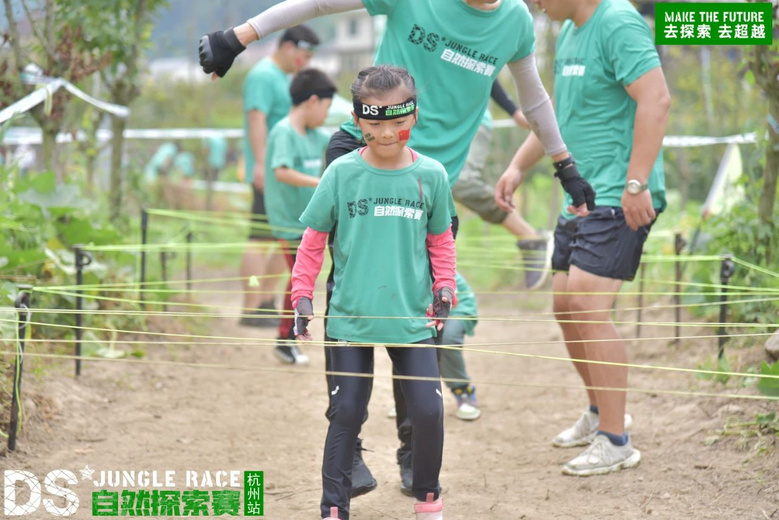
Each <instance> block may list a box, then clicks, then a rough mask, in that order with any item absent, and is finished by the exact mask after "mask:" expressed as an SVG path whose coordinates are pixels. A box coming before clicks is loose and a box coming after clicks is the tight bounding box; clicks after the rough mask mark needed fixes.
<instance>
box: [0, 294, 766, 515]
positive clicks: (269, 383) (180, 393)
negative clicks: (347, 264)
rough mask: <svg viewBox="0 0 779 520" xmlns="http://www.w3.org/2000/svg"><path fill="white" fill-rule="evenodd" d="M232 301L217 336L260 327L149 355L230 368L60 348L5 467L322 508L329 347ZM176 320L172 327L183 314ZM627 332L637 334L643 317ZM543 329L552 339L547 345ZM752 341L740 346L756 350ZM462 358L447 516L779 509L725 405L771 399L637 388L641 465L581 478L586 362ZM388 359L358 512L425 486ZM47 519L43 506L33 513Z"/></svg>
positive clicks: (643, 379)
mask: <svg viewBox="0 0 779 520" xmlns="http://www.w3.org/2000/svg"><path fill="white" fill-rule="evenodd" d="M221 287H222V288H229V289H237V286H236V287H234V286H226V285H222V286H221ZM541 298H545V297H543V296H542V297H541ZM230 301H231V299H230V298H229V297H224V298H222V300H220V302H221V303H223V304H224V305H225V307H223V308H222V311H221V312H223V313H224V314H225V317H222V318H219V319H214V320H212V321H211V322H210V323H208V324H207V325H208V326H209V327H210V331H209V334H211V335H214V336H224V337H231V338H234V337H240V338H247V339H248V340H250V345H247V346H237V347H236V346H225V345H222V346H213V345H211V346H197V347H181V346H170V345H165V344H164V343H163V342H162V341H163V340H162V339H159V338H158V341H159V342H157V343H150V344H149V345H148V346H147V347H146V348H145V350H146V352H147V356H146V358H145V359H146V360H149V361H155V362H157V361H160V362H161V361H175V362H177V363H201V364H216V365H223V366H224V365H227V366H231V367H234V368H232V369H226V368H208V367H197V368H196V367H188V366H171V365H165V364H126V363H109V362H101V361H94V362H87V363H85V364H84V367H83V372H82V375H81V376H80V377H79V378H78V379H75V378H74V377H73V376H72V363H71V362H67V363H66V362H62V364H61V366H60V368H58V369H52V370H49V371H48V372H47V373H46V375H45V377H44V378H43V379H36V378H35V377H34V376H32V375H30V374H27V375H26V376H25V377H26V379H25V381H24V384H25V386H24V391H25V396H26V401H27V404H28V406H27V413H28V418H27V421H26V424H25V430H24V432H23V433H22V436H21V438H20V440H19V444H18V449H17V451H16V452H14V453H10V454H8V453H6V454H5V455H3V456H0V468H2V469H15V470H26V471H31V472H33V473H34V474H36V475H38V476H39V478H41V480H42V479H43V475H45V474H46V473H47V472H49V471H51V470H54V469H60V468H61V469H69V470H70V471H73V472H74V473H75V474H76V475H79V473H78V470H80V469H82V468H84V466H89V468H91V469H94V470H97V471H98V473H99V472H100V470H149V471H152V470H157V471H158V472H160V473H162V472H164V471H166V470H175V471H176V475H183V473H184V472H185V471H186V470H196V471H199V472H202V471H204V470H209V471H211V472H215V471H217V470H240V471H243V470H262V471H264V472H265V480H266V489H265V491H266V502H265V508H266V509H265V511H266V512H265V518H269V519H273V520H277V519H278V520H286V519H315V518H319V515H318V507H319V498H320V494H321V483H320V467H321V457H322V447H323V443H324V437H325V432H326V428H327V423H326V420H325V418H324V413H323V412H324V410H325V406H326V401H327V398H326V394H325V382H324V377H323V375H322V371H323V366H324V355H323V352H322V348H321V347H318V346H316V347H306V348H305V352H307V353H308V355H309V356H310V357H311V364H310V366H308V367H301V368H294V369H288V368H284V367H281V365H280V364H279V363H278V362H277V361H276V359H275V358H274V357H273V355H272V346H273V343H272V341H271V338H273V337H274V334H275V331H274V330H272V329H253V328H245V327H238V326H237V324H236V319H235V318H234V317H229V316H227V315H229V314H230V313H231V312H232V311H230V310H229V309H228V307H229V304H230ZM480 304H481V309H480V310H481V314H482V315H484V316H489V315H490V314H492V315H496V314H499V313H500V314H505V313H506V311H505V309H504V310H499V309H497V307H496V308H490V307H488V306H487V303H486V301H485V299H483V298H482V299H480ZM509 307H511V306H509ZM651 318H652V315H651V314H650V315H648V316H646V317H645V319H651ZM629 319H632V316H631V317H630V318H629ZM170 321H171V322H169V323H167V324H166V328H167V329H169V330H170V329H173V330H175V329H176V328H177V327H178V328H179V329H181V328H182V327H181V324H180V323H178V324H177V323H175V322H173V320H170ZM321 326H322V323H321V320H317V321H315V322H314V324H313V328H314V331H315V337H321ZM671 330H673V329H671ZM685 333H686V334H694V333H695V331H691V330H685ZM624 334H625V336H626V337H632V336H633V334H634V329H633V327H630V328H626V329H625V330H624ZM668 334H669V332H668V330H667V329H659V328H657V329H652V328H646V327H645V328H644V329H643V335H645V336H653V335H654V336H655V337H658V336H663V335H668ZM560 339H561V336H560V333H559V331H558V329H557V327H556V325H555V324H554V323H552V322H548V321H529V322H517V321H514V322H511V321H495V322H482V323H480V324H479V325H478V326H477V328H476V336H475V337H474V338H469V340H468V343H470V344H475V343H508V342H512V341H516V342H529V341H537V342H539V343H537V344H522V345H510V346H502V347H499V348H500V349H502V350H505V351H508V352H512V353H523V354H535V355H540V354H542V355H553V356H565V355H566V352H565V348H564V346H563V344H562V342H561V341H560ZM547 341H551V342H552V343H549V344H546V343H543V342H547ZM714 341H715V340H713V339H705V340H686V341H683V342H682V345H681V347H679V348H673V347H670V346H669V345H668V342H667V341H662V340H658V341H644V342H641V343H638V344H635V345H633V346H631V348H630V352H631V361H632V362H635V363H641V364H654V365H667V366H679V367H688V368H695V367H697V366H699V365H700V364H701V363H702V362H703V360H704V359H706V358H709V357H711V354H712V352H713V351H714V350H715V344H714ZM755 351H756V349H754V350H752V351H751V354H749V353H746V352H745V353H744V354H743V355H744V356H748V355H752V356H753V357H754V356H757V355H758V354H756V353H755ZM760 355H762V353H760ZM466 358H467V361H468V368H469V371H470V373H471V376H472V378H473V379H474V381H475V382H476V384H477V387H478V397H479V400H480V404H481V406H482V408H483V416H482V417H481V418H480V419H479V420H478V421H475V422H470V423H466V422H463V421H460V420H458V419H457V418H456V417H455V415H454V413H455V407H454V399H453V398H450V396H449V395H446V396H445V397H446V399H445V431H446V433H445V436H446V437H445V449H444V459H443V461H444V462H443V470H442V473H441V483H442V486H443V497H444V502H445V504H446V509H445V511H446V518H447V519H450V520H473V519H499V520H503V519H505V520H513V519H547V518H576V519H579V518H609V519H633V518H646V517H652V518H669V519H676V518H679V519H687V518H696V519H698V518H712V519H714V518H716V519H723V518H726V519H731V518H738V519H742V518H744V519H767V518H774V519H779V456H777V447H776V437H773V438H770V437H769V438H762V439H760V438H757V437H754V436H751V437H750V436H746V435H734V436H724V435H720V433H719V432H720V431H721V428H722V427H723V426H724V425H725V423H726V422H727V421H728V420H730V421H742V422H749V421H753V420H754V418H755V414H756V413H765V412H767V411H771V410H774V411H775V410H776V406H775V403H774V405H773V406H772V405H770V404H768V403H766V402H764V401H758V402H755V401H747V400H741V399H724V398H701V397H692V396H688V395H668V394H662V393H652V392H648V393H640V392H632V393H631V394H630V395H629V399H628V410H629V412H631V413H632V414H633V417H634V425H633V428H632V431H631V435H632V439H633V443H634V446H635V447H636V448H638V449H639V450H641V452H642V454H643V459H642V462H641V465H640V466H639V467H638V468H636V469H631V470H627V471H623V472H621V473H619V474H613V475H608V476H601V477H589V478H576V477H569V476H564V475H563V474H562V473H561V471H560V469H561V465H562V464H563V463H564V462H566V461H567V460H569V459H571V458H573V457H574V456H576V455H577V454H578V452H579V450H580V448H572V449H557V448H554V447H552V445H551V442H550V440H551V439H552V437H553V436H554V435H555V434H557V433H558V432H559V431H560V430H562V429H564V428H566V427H568V426H569V425H571V424H572V423H573V421H575V420H576V419H577V417H578V415H579V414H580V413H581V411H582V410H583V409H584V408H585V406H586V398H585V396H584V392H583V390H570V389H562V388H559V386H566V385H569V386H574V387H576V386H578V385H580V381H579V379H578V377H577V376H576V374H575V371H574V369H573V367H572V365H571V364H570V363H569V362H567V361H566V362H561V361H553V360H542V359H537V358H532V357H518V356H510V355H499V354H485V353H476V352H471V353H468V354H467V355H466ZM376 359H377V367H376V373H377V375H378V376H379V377H378V378H377V380H376V383H375V387H374V392H373V398H372V401H371V403H370V410H369V411H370V414H371V417H370V420H369V421H368V422H367V424H366V425H365V426H364V428H363V433H362V437H363V438H364V439H365V447H366V448H367V449H369V450H370V451H369V452H366V454H365V460H366V461H367V464H368V465H369V467H370V468H371V470H372V471H373V474H374V476H375V478H376V479H377V481H378V483H379V486H378V488H377V489H376V490H375V491H373V492H372V493H370V494H368V495H365V496H363V497H360V498H357V499H355V500H354V501H353V502H352V518H353V519H354V520H362V519H364V520H369V519H371V520H382V519H410V518H412V517H413V513H412V511H413V509H412V504H413V499H411V498H408V497H405V496H403V495H401V494H400V492H399V475H398V467H397V465H396V463H395V456H394V453H395V449H396V448H397V441H396V438H395V431H394V422H393V420H391V419H389V418H387V412H388V410H390V408H391V407H392V405H393V403H392V393H391V385H390V380H389V379H387V378H386V376H387V375H389V373H390V365H389V361H388V358H387V356H386V355H385V353H384V352H383V349H381V348H380V349H379V351H378V352H377V356H376ZM747 361H749V362H756V359H749V360H744V362H745V363H746V362H747ZM263 369H264V370H263ZM630 386H631V387H634V388H643V389H650V390H651V389H655V390H659V389H663V390H679V391H683V392H685V391H722V387H721V386H717V385H715V384H714V383H712V382H710V381H702V380H700V379H696V378H695V377H694V376H692V375H683V374H674V373H668V372H660V371H657V370H638V369H636V370H633V371H632V372H631V380H630ZM725 391H727V392H729V393H732V392H736V393H744V394H754V389H753V388H750V389H739V388H736V387H735V386H734V385H733V384H730V385H729V386H728V388H726V389H725ZM33 403H34V405H33ZM95 478H97V475H95ZM182 481H183V478H181V477H178V476H177V478H176V484H177V489H185V488H186V486H184V485H183V482H182ZM73 488H74V489H75V490H76V491H77V493H78V494H79V497H80V499H81V506H80V508H79V511H78V512H77V514H76V515H75V516H73V518H92V516H91V491H95V490H96V489H98V488H96V487H94V486H93V485H92V484H90V483H89V482H88V481H87V482H80V483H79V484H77V485H75V486H73ZM44 496H45V494H44ZM49 517H50V515H48V514H47V513H46V512H45V511H44V509H43V507H41V508H40V509H39V510H38V511H37V512H36V513H35V514H33V515H31V516H28V517H27V518H36V519H37V518H49ZM23 518H24V517H23Z"/></svg>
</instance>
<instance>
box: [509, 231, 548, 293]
mask: <svg viewBox="0 0 779 520" xmlns="http://www.w3.org/2000/svg"><path fill="white" fill-rule="evenodd" d="M517 247H519V250H520V252H521V253H522V265H524V269H525V287H526V288H527V290H528V291H532V290H534V289H538V288H539V287H541V285H543V283H544V281H546V277H547V276H549V269H550V268H551V264H552V242H551V240H550V239H549V238H546V237H540V238H529V239H523V240H517Z"/></svg>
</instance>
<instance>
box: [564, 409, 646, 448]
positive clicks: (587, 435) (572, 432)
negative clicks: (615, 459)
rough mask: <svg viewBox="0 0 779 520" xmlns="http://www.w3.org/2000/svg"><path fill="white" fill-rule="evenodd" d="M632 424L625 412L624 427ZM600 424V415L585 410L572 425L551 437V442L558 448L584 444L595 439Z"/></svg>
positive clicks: (626, 427) (630, 418) (631, 419)
mask: <svg viewBox="0 0 779 520" xmlns="http://www.w3.org/2000/svg"><path fill="white" fill-rule="evenodd" d="M632 424H633V418H632V417H631V416H630V414H629V413H626V414H625V429H626V430H627V429H628V428H630V426H631V425H632ZM599 425H600V417H599V416H598V414H596V413H592V412H591V411H590V410H585V411H584V413H583V414H582V416H581V417H579V420H578V421H576V424H574V425H573V426H572V427H570V428H568V429H567V430H563V431H562V432H560V434H559V435H557V437H555V438H554V439H552V444H553V445H554V446H557V447H558V448H571V447H573V446H586V445H587V444H589V443H591V442H592V441H593V439H595V435H597V433H598V426H599Z"/></svg>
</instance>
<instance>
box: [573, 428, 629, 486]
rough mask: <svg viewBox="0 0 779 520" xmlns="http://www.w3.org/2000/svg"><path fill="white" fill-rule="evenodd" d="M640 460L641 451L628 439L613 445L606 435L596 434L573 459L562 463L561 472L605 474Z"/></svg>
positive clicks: (578, 475)
mask: <svg viewBox="0 0 779 520" xmlns="http://www.w3.org/2000/svg"><path fill="white" fill-rule="evenodd" d="M639 462H641V452H640V451H638V450H636V449H634V448H633V445H632V444H631V443H630V439H628V442H627V444H625V445H624V446H614V445H613V444H612V443H611V441H610V440H609V438H608V437H606V436H605V435H598V436H596V437H595V440H594V441H592V444H590V445H589V447H588V448H587V449H586V450H584V451H583V452H582V453H581V454H580V455H579V456H578V457H576V458H575V459H573V460H571V461H569V462H566V463H565V464H564V465H563V473H564V474H566V475H574V476H577V477H589V476H591V475H605V474H607V473H613V472H615V471H619V470H621V469H627V468H633V467H635V466H638V463H639Z"/></svg>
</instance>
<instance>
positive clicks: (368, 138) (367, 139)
mask: <svg viewBox="0 0 779 520" xmlns="http://www.w3.org/2000/svg"><path fill="white" fill-rule="evenodd" d="M363 137H364V138H365V142H366V143H370V142H372V141H375V140H376V138H375V137H373V134H363Z"/></svg>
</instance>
